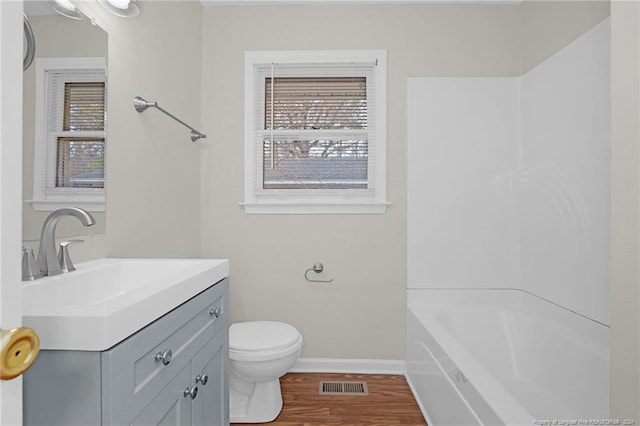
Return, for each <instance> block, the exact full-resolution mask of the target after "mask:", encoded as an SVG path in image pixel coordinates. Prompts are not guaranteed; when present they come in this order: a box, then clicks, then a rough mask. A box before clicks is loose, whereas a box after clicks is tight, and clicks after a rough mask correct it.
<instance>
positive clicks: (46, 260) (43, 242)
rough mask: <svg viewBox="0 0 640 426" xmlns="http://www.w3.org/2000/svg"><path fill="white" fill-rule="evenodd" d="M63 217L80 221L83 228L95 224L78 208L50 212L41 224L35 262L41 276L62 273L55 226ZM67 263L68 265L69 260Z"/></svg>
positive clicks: (87, 214)
mask: <svg viewBox="0 0 640 426" xmlns="http://www.w3.org/2000/svg"><path fill="white" fill-rule="evenodd" d="M64 216H73V217H75V218H77V219H78V220H80V222H82V224H83V225H84V226H92V225H94V224H95V223H96V222H95V219H94V218H93V216H91V214H90V213H89V212H87V211H86V210H83V209H81V208H78V207H65V208H61V209H58V210H55V211H53V212H51V214H50V215H49V216H47V218H46V219H45V221H44V223H43V224H42V231H41V233H40V249H39V250H38V260H37V261H36V265H37V267H38V269H39V270H40V271H39V272H40V273H41V274H42V276H51V275H58V274H61V273H62V272H63V269H62V266H61V265H60V261H59V260H58V256H57V254H56V225H57V224H58V220H59V219H60V218H62V217H64ZM63 254H64V253H63ZM65 259H68V255H67V256H65ZM68 261H69V263H70V260H68ZM23 266H24V262H23ZM23 269H24V268H23ZM70 270H72V269H70ZM23 276H24V273H23Z"/></svg>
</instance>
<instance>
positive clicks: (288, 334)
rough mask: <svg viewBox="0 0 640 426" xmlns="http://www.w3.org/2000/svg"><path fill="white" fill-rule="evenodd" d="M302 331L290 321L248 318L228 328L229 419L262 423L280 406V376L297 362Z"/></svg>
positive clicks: (277, 410) (232, 421)
mask: <svg viewBox="0 0 640 426" xmlns="http://www.w3.org/2000/svg"><path fill="white" fill-rule="evenodd" d="M301 349H302V335H301V334H300V333H299V332H298V330H297V329H296V328H295V327H293V326H292V325H289V324H285V323H283V322H276V321H248V322H239V323H234V324H231V327H230V328H229V364H230V367H231V368H230V372H229V405H230V407H229V408H230V420H231V423H264V422H270V421H272V420H274V419H275V418H276V417H278V414H279V413H280V410H282V393H281V392H280V380H279V378H280V377H281V376H283V375H284V374H285V373H286V372H287V371H289V370H290V369H291V367H293V365H294V364H295V363H296V361H297V359H298V356H299V355H300V350H301Z"/></svg>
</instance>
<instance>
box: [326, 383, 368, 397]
mask: <svg viewBox="0 0 640 426" xmlns="http://www.w3.org/2000/svg"><path fill="white" fill-rule="evenodd" d="M318 393H319V394H320V395H357V396H367V395H369V390H368V389H367V383H366V382H327V381H321V382H320V387H319V389H318Z"/></svg>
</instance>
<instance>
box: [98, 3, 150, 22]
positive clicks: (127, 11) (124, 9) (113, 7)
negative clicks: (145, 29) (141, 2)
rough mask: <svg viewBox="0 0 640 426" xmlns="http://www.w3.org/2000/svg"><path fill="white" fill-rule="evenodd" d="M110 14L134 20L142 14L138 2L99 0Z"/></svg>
mask: <svg viewBox="0 0 640 426" xmlns="http://www.w3.org/2000/svg"><path fill="white" fill-rule="evenodd" d="M98 3H100V4H101V5H102V7H104V8H105V9H107V10H108V11H109V12H111V13H113V14H114V15H116V16H120V17H122V18H134V17H136V16H138V14H139V13H140V9H138V4H137V3H136V0H98Z"/></svg>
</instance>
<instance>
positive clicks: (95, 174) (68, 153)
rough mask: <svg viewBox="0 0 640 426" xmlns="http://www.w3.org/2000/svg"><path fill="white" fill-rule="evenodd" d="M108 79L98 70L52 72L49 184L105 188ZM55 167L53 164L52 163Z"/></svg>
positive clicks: (68, 186) (58, 186)
mask: <svg viewBox="0 0 640 426" xmlns="http://www.w3.org/2000/svg"><path fill="white" fill-rule="evenodd" d="M100 79H104V72H102V77H101V76H100V73H96V72H87V71H84V72H66V71H52V72H50V73H49V81H50V89H51V90H50V98H49V100H50V105H49V119H48V120H47V121H48V124H49V131H48V138H47V139H48V144H47V145H48V147H49V156H50V157H51V158H52V159H53V158H55V159H56V161H55V173H47V177H46V181H45V188H46V190H47V191H52V190H53V191H55V190H56V189H57V188H104V151H105V137H104V124H105V98H106V89H105V83H104V81H96V80H100ZM51 167H53V165H51Z"/></svg>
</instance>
